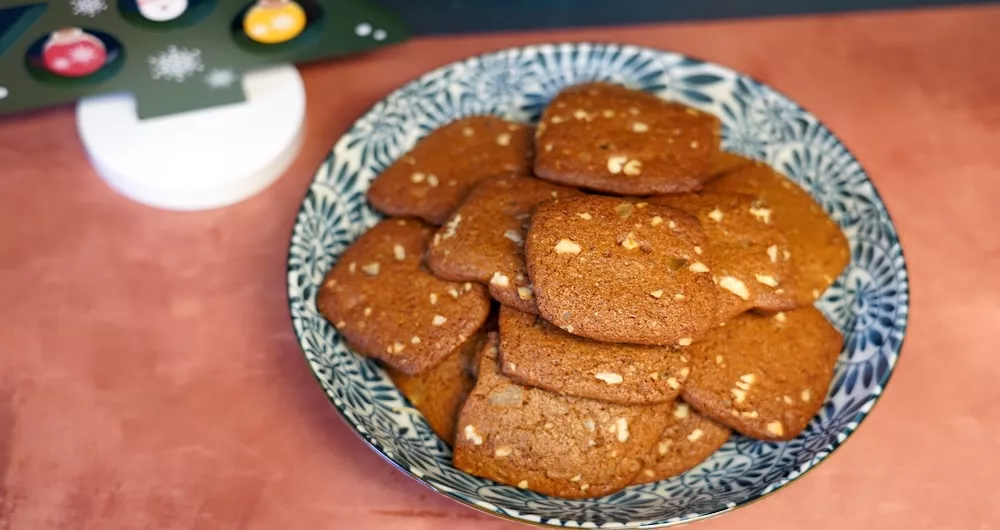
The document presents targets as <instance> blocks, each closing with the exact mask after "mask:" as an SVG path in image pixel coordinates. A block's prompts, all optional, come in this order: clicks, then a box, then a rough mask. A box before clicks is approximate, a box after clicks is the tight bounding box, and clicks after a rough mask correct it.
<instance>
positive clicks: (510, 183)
mask: <svg viewBox="0 0 1000 530" xmlns="http://www.w3.org/2000/svg"><path fill="white" fill-rule="evenodd" d="M577 195H580V192H579V191H577V190H575V189H573V188H567V187H565V186H559V185H557V184H552V183H549V182H545V181H544V180H539V179H536V178H532V177H524V176H502V177H493V178H489V179H486V180H484V181H482V182H480V183H479V184H477V185H476V187H475V188H473V190H472V192H471V193H469V197H468V198H467V199H466V200H465V202H463V203H462V206H460V207H459V208H458V210H457V211H456V212H455V213H454V214H453V215H452V216H451V219H449V220H448V222H447V223H446V224H445V226H443V227H441V228H440V229H439V230H438V232H437V234H435V235H434V240H433V242H432V243H431V246H430V249H428V251H427V267H428V268H430V270H431V272H433V273H434V274H435V275H437V276H438V277H440V278H444V279H446V280H454V281H475V282H481V283H485V284H488V285H489V289H490V294H491V295H492V296H493V297H494V298H495V299H497V300H498V301H499V302H500V303H502V304H504V305H508V306H511V307H516V308H517V309H520V310H521V311H528V312H531V313H537V312H538V309H537V307H536V306H535V296H534V292H533V290H532V287H531V282H529V281H528V273H527V271H526V270H525V265H524V231H525V230H524V228H525V224H526V223H527V222H528V220H529V219H530V217H531V213H532V212H533V211H534V209H535V207H536V206H537V205H538V204H539V203H542V202H545V201H550V200H555V199H558V198H560V197H573V196H577Z"/></svg>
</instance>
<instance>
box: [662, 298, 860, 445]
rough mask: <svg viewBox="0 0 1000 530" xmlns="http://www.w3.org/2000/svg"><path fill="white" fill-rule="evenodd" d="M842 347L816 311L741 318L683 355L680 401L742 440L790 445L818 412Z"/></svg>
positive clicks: (835, 332) (741, 316) (809, 307)
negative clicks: (685, 371) (685, 366)
mask: <svg viewBox="0 0 1000 530" xmlns="http://www.w3.org/2000/svg"><path fill="white" fill-rule="evenodd" d="M842 346H843V337H841V335H840V333H839V332H838V331H837V330H836V329H834V327H833V326H831V325H830V323H829V322H827V320H826V318H825V317H824V316H823V313H821V312H820V311H819V310H818V309H816V308H815V307H812V306H807V307H803V308H801V309H796V310H794V311H786V312H779V313H775V314H774V315H760V314H755V313H743V314H741V315H739V316H737V317H735V318H733V319H732V320H730V321H728V322H726V323H725V326H719V327H716V328H715V329H713V330H712V331H710V332H708V333H706V334H705V335H704V336H703V337H702V338H701V340H700V341H698V342H696V343H694V344H693V345H692V346H691V347H690V348H688V349H687V350H685V353H687V354H689V355H690V357H691V375H690V377H688V380H687V383H686V384H685V386H684V389H683V392H682V393H681V396H682V397H683V398H684V401H686V402H688V403H689V404H690V405H691V406H692V407H694V408H695V409H697V410H698V411H699V412H701V413H702V414H704V415H705V416H708V417H709V418H711V419H713V420H715V421H718V422H719V423H722V424H724V425H727V426H729V427H731V428H733V429H734V430H736V431H739V432H740V433H742V434H744V435H746V436H749V437H751V438H757V439H762V440H791V439H792V438H795V437H796V436H798V434H799V433H800V432H801V431H802V429H804V428H805V427H806V425H807V424H808V423H809V421H810V420H811V419H812V418H813V416H815V415H816V413H817V412H819V409H820V408H821V407H822V406H823V400H824V398H825V397H826V393H827V390H829V387H830V381H831V380H832V378H833V371H834V365H835V363H836V361H837V356H838V355H839V354H840V350H841V347H842Z"/></svg>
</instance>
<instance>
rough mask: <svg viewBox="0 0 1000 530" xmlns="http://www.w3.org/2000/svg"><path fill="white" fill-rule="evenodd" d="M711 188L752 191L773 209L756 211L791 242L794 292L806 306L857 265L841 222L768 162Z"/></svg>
mask: <svg viewBox="0 0 1000 530" xmlns="http://www.w3.org/2000/svg"><path fill="white" fill-rule="evenodd" d="M706 190H708V191H717V192H729V193H746V194H748V195H753V196H755V197H759V198H760V199H761V200H762V201H763V202H764V203H765V204H766V205H767V206H766V208H758V209H755V210H753V211H752V212H751V213H753V214H754V215H755V216H756V217H757V218H758V219H760V220H761V221H762V222H765V223H770V224H773V225H774V226H775V227H776V228H777V229H778V230H780V231H781V232H782V233H783V234H784V235H785V237H786V238H788V250H789V252H788V253H786V254H784V256H785V258H790V259H792V263H793V265H794V267H795V278H796V285H795V290H794V293H795V298H796V299H797V300H798V302H799V304H800V305H806V304H811V303H813V301H815V300H816V299H817V298H819V297H820V296H821V295H822V293H823V291H825V290H826V288H827V287H829V286H830V285H831V284H832V283H833V281H834V280H835V279H836V278H837V276H839V275H840V273H841V272H843V271H844V268H845V267H847V264H848V263H850V261H851V251H850V248H849V247H848V245H847V238H846V237H844V233H843V232H842V231H841V230H840V227H839V226H837V223H835V222H834V221H833V219H830V217H829V216H828V215H827V214H826V212H824V211H823V209H822V208H821V207H820V206H819V204H817V203H816V201H814V200H813V199H812V197H810V196H809V194H808V193H806V191H805V190H804V189H802V188H801V187H799V186H798V185H797V184H796V183H794V182H792V181H791V180H789V179H787V178H785V177H784V176H783V175H781V174H780V173H778V172H776V171H774V170H773V169H771V168H770V167H769V166H767V165H765V164H762V163H755V164H751V165H747V166H744V167H742V168H739V169H736V170H734V171H730V172H729V173H726V174H725V175H722V176H721V177H719V178H717V179H715V180H713V181H711V182H709V183H708V184H706Z"/></svg>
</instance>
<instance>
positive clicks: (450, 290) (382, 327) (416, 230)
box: [316, 219, 490, 374]
mask: <svg viewBox="0 0 1000 530" xmlns="http://www.w3.org/2000/svg"><path fill="white" fill-rule="evenodd" d="M431 234H432V227H431V226H429V225H427V224H425V223H423V222H421V221H418V220H415V219H386V220H385V221H382V222H380V223H379V224H378V225H376V226H375V227H374V228H372V229H371V230H369V231H368V232H366V233H364V234H363V235H362V236H361V237H359V238H358V239H357V241H355V242H354V243H353V244H352V245H351V246H350V247H348V248H347V250H345V251H344V253H343V254H341V255H340V259H339V260H338V261H337V264H336V265H334V267H333V268H332V269H330V272H329V273H327V275H326V279H325V280H324V281H323V286H322V288H321V289H320V291H319V293H318V294H317V296H316V307H317V308H318V309H319V311H320V312H321V313H322V314H323V316H325V317H326V318H327V320H329V321H330V322H332V323H333V325H334V327H335V328H337V331H338V332H340V333H341V334H342V335H343V336H344V337H345V338H346V339H347V341H348V342H350V343H351V344H352V345H353V346H354V347H355V348H356V349H357V352H358V353H360V354H362V355H366V356H368V357H375V358H377V359H381V360H383V361H384V362H385V363H386V364H387V365H389V366H390V367H392V368H395V369H397V370H399V371H401V372H404V373H407V374H415V373H418V372H422V371H424V370H427V369H428V368H431V367H432V366H434V365H436V364H437V363H439V362H441V360H442V359H444V358H445V357H446V356H447V355H448V354H449V353H451V352H453V351H455V348H458V347H459V345H461V344H462V343H463V342H465V341H466V339H468V338H469V337H471V336H472V335H473V333H475V332H476V330H478V329H479V328H480V327H481V326H482V325H483V321H485V320H486V317H487V315H488V314H489V312H490V298H489V296H488V295H487V293H486V289H485V288H484V287H483V286H481V285H476V284H472V283H465V284H462V283H454V282H446V281H444V280H440V279H438V278H435V277H434V276H432V275H431V274H430V273H428V272H426V271H424V270H422V269H421V266H420V261H421V258H422V257H423V255H424V251H425V250H426V248H427V243H428V242H429V241H430V239H431Z"/></svg>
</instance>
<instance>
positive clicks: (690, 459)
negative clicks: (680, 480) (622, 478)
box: [635, 401, 732, 484]
mask: <svg viewBox="0 0 1000 530" xmlns="http://www.w3.org/2000/svg"><path fill="white" fill-rule="evenodd" d="M730 434H732V431H730V430H729V429H728V428H727V427H725V426H723V425H720V424H718V423H716V422H714V421H712V420H710V419H708V418H706V417H704V416H702V415H701V414H698V413H697V412H695V410H694V409H692V408H691V406H690V405H688V404H687V403H684V402H683V401H676V402H674V408H673V411H672V412H671V414H670V416H669V419H668V423H667V426H666V427H665V428H664V429H663V433H662V434H660V439H659V440H658V441H657V442H656V443H655V444H653V447H652V449H650V451H649V456H648V457H646V466H645V467H644V468H643V469H642V471H640V472H639V474H638V475H637V476H636V477H635V483H636V484H645V483H647V482H656V481H659V480H664V479H668V478H670V477H674V476H677V475H680V474H681V473H683V472H685V471H687V470H689V469H691V468H693V467H695V466H697V465H698V464H700V463H702V462H703V461H704V460H705V459H706V458H708V457H710V456H712V453H714V452H716V451H717V450H718V449H719V448H720V447H722V445H723V444H725V443H726V440H728V439H729V435H730Z"/></svg>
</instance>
